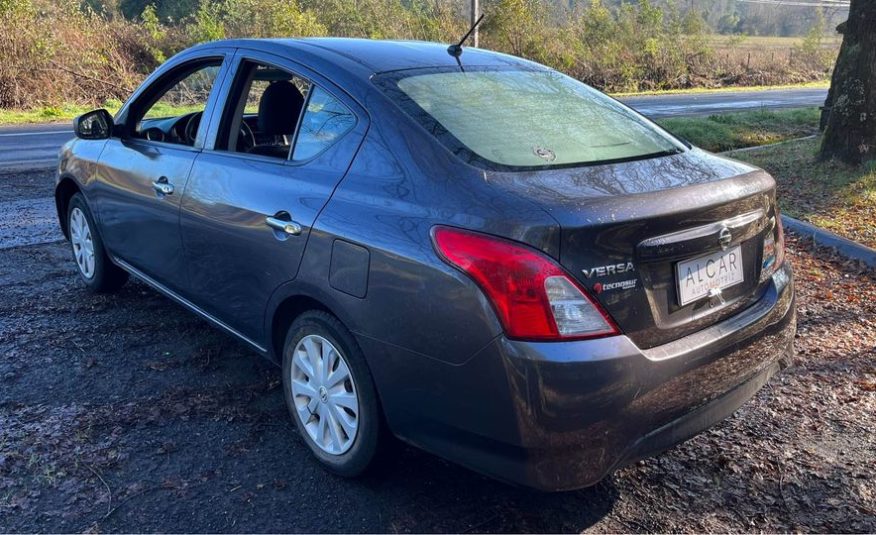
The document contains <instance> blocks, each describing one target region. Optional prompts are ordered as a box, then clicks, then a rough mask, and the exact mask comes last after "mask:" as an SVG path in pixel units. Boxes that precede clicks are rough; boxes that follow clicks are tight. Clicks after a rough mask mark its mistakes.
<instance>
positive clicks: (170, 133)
mask: <svg viewBox="0 0 876 535" xmlns="http://www.w3.org/2000/svg"><path fill="white" fill-rule="evenodd" d="M229 54H230V52H229ZM225 70H227V66H226V61H225V55H224V54H222V53H217V54H215V55H211V56H209V57H197V58H192V59H191V60H189V61H183V62H181V63H179V64H176V65H172V66H170V67H169V68H168V69H163V70H162V71H161V72H160V73H157V74H158V76H157V77H156V79H155V80H153V81H151V82H147V83H146V84H144V86H143V87H142V88H141V89H140V90H138V93H137V94H135V95H134V97H133V98H132V100H131V101H130V103H129V104H128V105H126V108H125V109H123V110H122V112H121V113H120V114H119V117H118V118H117V122H118V123H120V130H121V131H122V135H121V137H119V138H112V139H110V140H109V141H108V142H107V145H106V148H105V149H104V151H103V153H102V154H101V157H100V161H99V165H98V180H97V181H96V184H97V187H96V192H95V202H96V204H97V208H98V211H99V217H100V220H101V229H102V232H103V238H104V240H105V242H106V244H107V245H108V248H109V250H110V251H111V252H112V253H113V255H114V256H115V257H116V258H117V259H118V260H121V261H122V262H124V263H126V264H128V265H129V266H131V267H133V268H136V270H138V271H139V272H141V274H145V275H147V276H148V277H150V278H152V279H153V280H155V281H157V282H159V283H160V284H162V285H164V286H166V287H168V288H170V289H173V290H177V291H183V290H185V286H186V279H185V269H184V259H183V255H182V242H181V239H180V234H179V205H180V199H181V197H182V193H183V190H184V188H185V185H186V180H187V179H188V176H189V172H190V170H191V168H192V164H193V163H194V161H195V158H196V157H197V155H198V153H199V151H200V150H201V147H202V146H203V139H204V134H205V131H206V127H207V125H208V123H209V118H210V113H211V111H212V106H213V105H214V104H215V100H216V89H217V88H218V86H220V85H221V81H222V76H224V72H225Z"/></svg>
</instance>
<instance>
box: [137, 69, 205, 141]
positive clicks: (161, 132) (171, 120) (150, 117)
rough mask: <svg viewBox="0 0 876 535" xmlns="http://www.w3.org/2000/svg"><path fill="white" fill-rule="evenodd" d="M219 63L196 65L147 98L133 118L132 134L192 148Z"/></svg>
mask: <svg viewBox="0 0 876 535" xmlns="http://www.w3.org/2000/svg"><path fill="white" fill-rule="evenodd" d="M221 65H222V62H221V61H220V60H215V61H210V62H206V63H199V64H198V66H197V67H194V68H193V69H192V70H188V71H184V72H183V73H182V74H180V75H179V76H178V77H176V78H175V79H173V80H171V81H170V82H169V83H167V85H166V86H165V87H163V88H162V89H161V90H160V91H159V92H158V93H157V94H153V95H152V96H151V97H147V99H148V100H147V101H146V102H145V103H143V104H141V106H140V107H139V109H140V113H139V114H138V116H137V117H136V118H135V119H136V120H135V124H136V127H135V129H134V135H135V136H136V137H141V138H145V139H149V140H153V141H163V142H167V143H176V144H181V145H189V146H191V145H194V144H195V137H196V136H197V133H198V128H199V127H200V124H201V117H202V116H203V114H204V110H205V109H206V108H207V101H208V100H209V98H210V92H211V91H212V90H213V84H214V83H215V81H216V76H217V75H218V74H219V69H220V67H221Z"/></svg>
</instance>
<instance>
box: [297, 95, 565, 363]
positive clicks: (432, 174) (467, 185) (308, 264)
mask: <svg viewBox="0 0 876 535" xmlns="http://www.w3.org/2000/svg"><path fill="white" fill-rule="evenodd" d="M381 99H382V96H379V98H378V99H375V100H370V101H369V102H368V104H369V105H370V107H369V111H370V113H371V116H372V120H373V123H372V127H371V130H370V131H369V133H368V135H367V137H366V139H365V142H364V143H363V146H362V148H361V149H360V151H359V154H358V155H357V157H356V160H355V161H354V163H353V166H352V167H351V169H350V171H349V172H348V173H347V176H346V177H345V178H344V180H343V181H342V182H341V184H340V185H339V186H338V189H337V191H336V192H335V193H334V195H333V196H332V199H331V201H330V202H329V203H328V205H327V206H326V208H325V210H324V211H323V213H322V214H321V215H320V217H319V219H318V220H317V222H316V224H315V227H314V234H313V235H312V236H311V242H310V243H309V244H308V250H307V252H306V255H305V264H304V265H303V266H302V270H301V275H300V276H301V277H305V278H308V279H309V280H311V281H312V282H313V284H314V285H318V286H321V287H326V288H331V286H330V284H329V280H328V267H329V265H328V259H329V258H330V250H331V242H332V241H333V240H334V239H335V238H343V239H344V240H347V241H349V242H351V243H355V244H358V245H360V246H362V247H365V248H367V249H368V250H369V252H370V257H371V261H370V267H369V274H368V292H367V294H366V296H365V297H364V299H355V300H347V301H344V303H345V307H347V310H346V313H347V314H349V315H350V316H351V317H352V318H353V325H352V326H350V327H351V329H354V330H355V332H356V334H358V335H364V336H368V337H371V338H374V339H377V340H380V341H382V342H385V343H388V344H392V345H395V346H399V347H401V348H404V349H407V350H409V351H412V352H415V353H418V354H422V355H425V356H427V357H429V358H433V359H437V360H439V361H444V362H449V363H454V364H460V363H463V362H465V361H466V360H468V359H469V358H471V357H472V355H474V354H475V353H476V352H477V351H478V350H480V349H481V348H483V347H484V346H485V345H486V344H488V343H489V342H490V340H492V339H493V338H495V336H497V335H498V334H499V333H500V332H501V326H500V324H499V322H498V320H497V319H496V315H495V313H494V312H493V309H492V305H491V304H490V303H489V302H488V301H487V299H486V297H485V296H484V295H483V293H482V292H481V291H480V290H479V288H478V287H477V286H476V285H475V283H474V282H473V281H472V280H471V279H469V278H468V277H467V276H466V275H465V274H463V273H462V272H460V271H458V270H457V269H455V268H453V267H450V266H449V265H447V264H445V263H444V262H443V261H442V260H440V259H439V257H438V255H437V254H436V252H435V250H434V248H433V245H432V241H431V234H430V233H431V229H432V228H433V227H434V226H435V225H454V226H458V227H464V228H469V229H473V230H477V231H481V232H486V233H491V234H495V235H499V236H504V237H508V238H511V239H515V240H518V241H523V242H526V243H529V244H530V245H532V246H534V247H537V248H539V249H541V250H546V251H550V252H553V253H554V254H557V255H558V254H559V229H558V226H557V224H556V222H555V221H554V220H553V219H552V218H551V217H550V216H549V215H548V214H547V213H546V212H545V211H543V210H542V209H540V208H538V207H537V206H535V205H534V204H532V203H530V202H529V201H527V200H525V199H520V198H518V197H517V196H513V195H503V194H502V192H501V191H496V190H494V189H493V188H491V187H490V186H489V184H487V183H486V182H485V180H484V175H483V173H482V172H481V171H479V170H477V169H475V168H473V167H471V166H467V165H464V164H461V162H459V160H458V159H456V158H455V157H454V156H453V155H452V154H450V153H449V152H448V151H447V150H446V149H445V148H444V147H442V146H440V145H438V144H437V143H436V142H435V141H434V140H433V139H432V138H431V137H429V136H428V134H426V132H425V131H423V130H422V129H421V128H420V127H419V126H418V125H415V124H413V123H410V122H408V121H406V120H404V119H403V118H399V117H396V116H395V113H400V112H398V111H397V110H394V109H393V108H389V109H384V108H383V103H382V100H381ZM317 233H318V234H317ZM317 237H318V239H316V238H317ZM323 241H325V242H326V243H325V244H323V243H322V242H323ZM312 255H313V258H311V256H312ZM330 291H331V292H334V293H341V292H339V291H338V290H335V289H333V288H331V289H330Z"/></svg>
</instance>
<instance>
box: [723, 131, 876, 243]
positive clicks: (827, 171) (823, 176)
mask: <svg viewBox="0 0 876 535" xmlns="http://www.w3.org/2000/svg"><path fill="white" fill-rule="evenodd" d="M820 142H821V140H820V138H815V139H806V140H800V141H793V142H790V143H783V144H781V145H775V146H772V147H761V148H758V149H754V150H750V151H744V152H738V153H733V154H731V156H733V157H734V158H737V159H740V160H744V161H748V162H750V163H752V164H754V165H757V166H759V167H762V168H764V169H766V170H767V171H768V172H769V173H770V174H772V175H773V177H775V179H776V182H777V183H778V185H779V204H780V206H781V207H782V210H783V211H784V212H785V213H786V214H788V215H790V216H791V217H796V218H798V219H802V220H804V221H808V222H810V223H812V224H813V225H817V226H819V227H822V228H825V229H827V230H830V231H831V232H835V233H836V234H839V235H841V236H844V237H846V238H849V239H850V240H854V241H857V242H859V243H863V244H864V245H867V246H869V247H873V248H876V160H874V161H871V162H870V163H869V165H864V166H859V167H853V166H849V165H845V164H843V163H840V162H837V161H818V159H817V158H816V154H817V151H818V147H819V143H820Z"/></svg>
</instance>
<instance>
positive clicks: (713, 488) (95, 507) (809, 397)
mask: <svg viewBox="0 0 876 535" xmlns="http://www.w3.org/2000/svg"><path fill="white" fill-rule="evenodd" d="M7 179H8V182H9V183H12V184H15V181H16V180H17V178H16V177H12V178H9V177H7ZM22 180H23V179H22ZM2 200H5V199H2ZM65 245H66V244H65V243H63V242H54V243H44V244H38V245H30V246H23V247H11V248H7V249H4V250H0V531H2V532H9V531H27V532H70V531H92V532H130V531H172V532H179V531H183V532H205V531H210V532H235V531H257V532H267V531H271V532H274V531H284V532H288V531H309V532H327V531H328V532H334V531H343V532H356V531H380V532H383V531H388V532H399V531H400V532H434V531H451V532H467V531H475V532H482V531H501V532H518V531H529V532H543V531H547V532H581V531H592V532H618V531H634V532H640V531H661V532H665V531H685V532H691V531H695V532H703V531H733V532H740V531H743V532H751V531H807V532H808V531H820V532H876V510H874V509H876V505H874V504H876V477H874V476H876V467H874V463H873V461H874V452H876V433H874V431H876V360H874V356H876V278H874V276H873V275H872V274H868V273H862V272H860V271H859V269H858V268H857V267H856V266H852V265H845V264H843V263H840V262H837V261H835V260H834V259H831V258H829V257H828V256H827V255H825V254H823V253H819V252H816V251H813V250H812V245H811V244H810V243H807V242H798V241H796V240H794V239H793V238H791V240H790V241H789V257H790V258H791V259H792V261H793V263H794V264H795V267H796V273H797V289H798V309H799V336H798V340H797V350H798V353H797V356H796V358H795V359H794V362H793V365H792V366H791V367H790V368H788V369H786V370H784V371H783V372H782V373H781V374H780V375H779V376H777V377H776V378H774V379H773V381H772V382H771V383H770V384H769V386H767V387H766V388H764V389H763V390H762V391H761V392H760V393H759V394H758V395H757V396H756V397H755V399H753V400H752V401H750V402H749V403H747V404H746V405H745V406H743V407H742V408H741V409H740V410H739V411H737V413H736V414H735V415H734V416H733V417H731V418H729V419H728V420H727V421H725V422H723V423H721V424H719V425H718V426H716V427H715V428H713V429H712V430H710V431H708V432H706V433H704V434H702V435H700V436H698V437H696V438H694V439H692V440H691V441H689V442H687V443H685V444H682V445H680V446H678V447H676V448H673V449H672V450H670V451H668V452H666V453H664V454H662V455H660V456H659V457H656V458H653V459H648V460H645V461H641V462H639V463H637V464H636V465H634V466H631V467H628V468H626V469H623V470H621V471H619V472H617V473H615V474H614V475H613V476H611V477H610V478H608V479H606V480H605V481H603V482H602V483H600V484H599V485H597V486H595V487H593V488H590V489H585V490H582V491H578V492H570V493H564V494H553V495H552V494H538V493H533V492H530V491H527V490H523V489H516V488H511V487H508V486H506V485H504V484H501V483H497V482H494V481H491V480H488V479H485V478H483V477H480V476H478V475H476V474H473V473H471V472H469V471H467V470H465V469H462V468H459V467H456V466H454V465H451V464H448V463H446V462H444V461H442V460H440V459H437V458H435V457H432V456H430V455H427V454H425V453H421V452H419V451H416V450H414V449H411V448H408V447H405V446H401V445H398V446H396V447H397V448H398V452H397V453H396V454H395V455H392V456H390V457H391V461H388V462H387V463H386V464H385V466H383V467H382V470H380V471H379V472H378V473H375V474H372V475H370V476H368V477H366V478H363V479H358V480H352V481H348V480H342V479H339V478H336V477H333V476H330V475H327V474H326V473H325V472H324V471H322V470H321V469H320V468H319V467H318V466H317V465H316V463H315V462H313V461H312V460H311V459H310V458H309V453H308V452H307V450H306V447H305V445H304V444H303V443H302V441H301V440H300V439H299V438H298V437H297V436H296V434H295V432H294V426H293V424H292V423H291V421H290V420H289V418H288V416H287V414H286V410H285V407H284V406H283V403H282V397H281V389H280V387H279V372H278V370H277V369H276V368H275V367H273V366H272V365H271V364H269V363H267V362H266V361H262V360H261V359H259V358H258V357H257V356H255V355H253V354H252V353H251V352H249V351H248V350H247V349H246V348H245V347H244V346H242V345H241V344H239V343H237V342H236V341H235V340H234V339H232V338H231V337H229V336H226V335H225V334H223V333H221V332H218V331H216V330H214V329H212V328H211V327H209V326H208V325H207V324H206V323H205V322H203V321H201V320H200V319H198V318H196V317H195V316H193V315H191V314H190V313H188V312H186V311H185V310H183V309H182V308H180V307H178V306H176V305H175V304H174V303H172V302H170V301H169V300H167V299H165V298H164V297H162V296H160V295H159V294H157V293H155V292H153V291H152V290H150V289H148V288H147V287H146V286H144V285H142V284H140V283H136V282H133V283H129V284H128V285H127V286H126V287H125V288H124V289H123V290H122V291H121V293H119V294H117V295H113V296H92V295H89V294H87V293H86V292H85V291H84V289H83V287H82V285H81V284H80V283H79V282H78V280H77V279H76V278H75V272H74V266H73V263H72V261H71V259H70V258H69V253H68V251H67V249H66V247H65Z"/></svg>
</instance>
